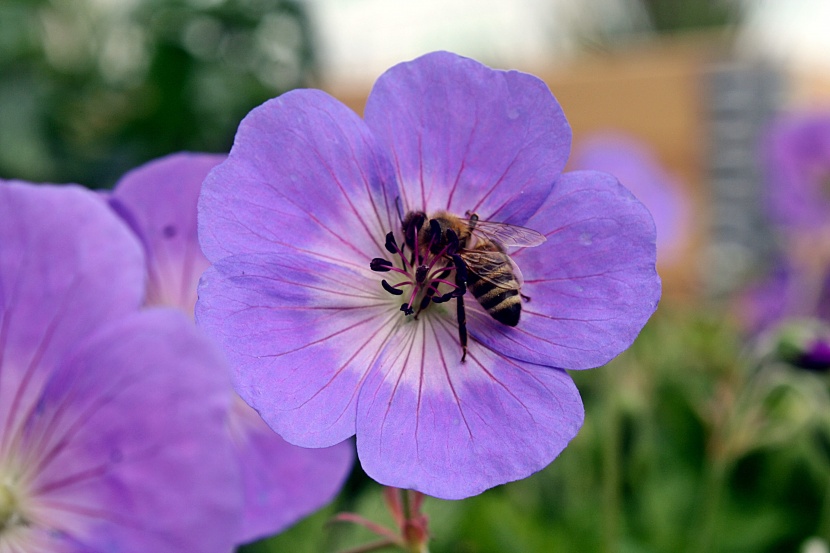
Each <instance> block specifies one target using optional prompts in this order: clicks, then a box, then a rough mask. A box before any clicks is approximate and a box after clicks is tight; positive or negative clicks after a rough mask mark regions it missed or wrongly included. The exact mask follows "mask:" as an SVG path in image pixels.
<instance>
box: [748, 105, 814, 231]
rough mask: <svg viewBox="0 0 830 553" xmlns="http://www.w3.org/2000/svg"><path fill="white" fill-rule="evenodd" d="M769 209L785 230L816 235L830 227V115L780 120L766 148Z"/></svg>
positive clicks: (768, 136) (767, 137)
mask: <svg viewBox="0 0 830 553" xmlns="http://www.w3.org/2000/svg"><path fill="white" fill-rule="evenodd" d="M762 165H763V167H764V169H765V171H766V180H765V182H766V189H767V206H768V210H769V213H770V215H771V216H772V218H773V220H774V221H775V222H776V223H777V224H780V225H782V226H784V227H786V228H792V229H804V230H817V229H819V228H822V227H824V228H826V226H827V225H828V224H830V113H798V114H789V115H785V116H782V117H781V118H779V119H778V120H777V121H775V122H774V123H773V124H772V125H771V126H770V128H769V129H768V131H767V133H766V135H765V138H764V142H763V145H762Z"/></svg>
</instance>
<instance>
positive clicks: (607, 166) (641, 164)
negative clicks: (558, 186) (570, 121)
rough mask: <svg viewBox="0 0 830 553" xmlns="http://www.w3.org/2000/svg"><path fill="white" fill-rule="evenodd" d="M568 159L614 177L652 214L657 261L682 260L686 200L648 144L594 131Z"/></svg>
mask: <svg viewBox="0 0 830 553" xmlns="http://www.w3.org/2000/svg"><path fill="white" fill-rule="evenodd" d="M570 161H571V166H572V167H573V168H574V169H593V170H595V171H604V172H606V173H611V174H612V175H614V176H615V177H617V179H618V180H619V181H620V182H621V183H622V184H623V185H624V186H625V187H626V188H628V189H629V190H630V191H631V192H632V193H633V194H634V196H636V197H637V199H638V200H640V201H641V202H643V204H644V205H645V206H646V207H647V208H648V209H649V211H650V212H651V215H652V217H654V226H655V227H656V228H657V259H658V261H660V262H667V263H675V262H677V261H681V260H682V255H683V247H684V246H685V245H686V242H687V240H688V239H689V234H690V228H689V225H690V212H689V211H690V209H689V204H688V200H687V198H685V197H684V196H683V194H682V193H681V190H680V188H679V187H678V185H677V183H676V181H675V179H674V178H673V177H672V176H671V175H669V174H668V173H667V172H666V170H665V169H664V168H663V167H662V166H661V165H660V162H659V161H658V160H657V158H656V157H655V155H654V153H653V152H652V150H651V149H650V148H649V147H648V145H647V144H645V143H644V142H641V141H639V140H637V139H636V138H634V137H633V136H629V135H625V134H622V133H613V132H604V133H595V134H593V135H591V136H589V137H587V138H586V139H584V140H582V141H580V143H579V144H578V145H577V147H576V148H575V151H574V155H573V156H572V157H571V160H570Z"/></svg>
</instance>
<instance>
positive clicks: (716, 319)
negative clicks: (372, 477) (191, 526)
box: [241, 309, 830, 553]
mask: <svg viewBox="0 0 830 553" xmlns="http://www.w3.org/2000/svg"><path fill="white" fill-rule="evenodd" d="M662 311H663V312H658V313H657V314H656V315H655V317H654V318H653V319H652V320H651V321H650V322H649V324H648V325H647V327H646V329H645V330H644V331H643V333H642V334H641V335H640V338H639V339H638V340H637V342H636V343H635V344H634V346H633V347H632V348H631V349H630V350H629V351H627V352H625V353H623V354H622V355H621V356H620V357H619V358H617V359H615V360H614V361H613V362H611V363H610V364H609V365H607V366H605V367H603V368H600V369H596V370H592V371H584V372H572V373H571V374H572V375H573V377H574V379H575V380H576V382H577V385H578V387H579V389H580V391H581V393H582V395H583V400H584V403H585V411H586V416H585V425H584V427H583V428H582V430H581V431H580V433H579V435H578V436H577V437H576V438H575V439H574V440H573V442H572V443H571V444H570V445H569V447H568V448H567V449H566V450H565V451H564V452H563V453H562V454H561V455H560V457H559V458H558V459H557V460H555V461H554V462H553V463H552V464H551V465H550V466H549V467H547V468H546V469H545V470H543V471H541V472H540V473H538V474H536V475H534V476H532V477H530V478H527V479H525V480H522V481H519V482H513V483H510V484H507V485H504V486H501V487H499V488H496V489H493V490H489V491H487V492H485V493H483V494H481V495H479V496H476V497H472V498H469V499H466V500H463V501H441V500H437V499H431V498H429V499H427V502H426V506H425V511H426V512H427V514H428V515H429V516H430V521H431V525H430V526H431V530H432V534H433V540H432V542H431V544H430V551H431V552H432V553H451V552H452V553H511V552H513V553H529V552H530V553H534V552H539V553H547V552H551V551H580V552H604V553H609V552H619V553H662V552H689V553H692V552H706V551H712V552H724V553H726V552H730V553H731V552H737V553H741V552H745V553H750V552H752V553H755V552H785V551H787V552H792V551H799V549H800V547H802V545H803V544H804V543H805V541H806V540H808V539H809V538H811V537H813V536H821V537H823V538H824V539H825V540H827V539H828V538H830V510H828V509H830V504H828V492H830V487H828V484H830V424H828V422H830V420H828V417H829V416H830V409H828V407H830V391H829V390H830V389H828V380H827V378H828V377H827V375H825V374H816V373H810V372H805V371H801V370H798V369H796V368H794V367H791V366H788V365H784V364H781V363H780V362H778V361H777V360H776V359H773V358H768V357H765V356H764V355H763V352H761V351H758V350H756V348H754V347H748V346H745V345H744V344H745V341H744V338H743V337H742V336H741V335H740V334H739V333H738V331H737V330H736V329H735V328H734V327H732V326H731V325H730V324H729V323H728V322H725V321H726V317H725V316H722V314H717V313H713V312H712V311H711V310H710V311H708V313H704V312H690V311H685V310H684V311H682V312H671V311H669V310H667V309H663V310H662ZM338 511H352V512H357V513H359V514H361V515H363V516H364V517H366V518H369V519H371V520H375V521H379V522H382V523H384V524H387V525H390V524H391V518H390V516H389V515H388V513H386V512H385V510H384V504H383V499H382V497H381V493H380V486H378V485H377V484H374V483H372V482H370V481H369V480H368V479H366V478H365V476H362V473H360V472H359V469H356V473H355V475H354V476H353V478H352V480H351V482H350V484H349V486H348V487H347V489H346V490H345V491H344V492H343V493H342V494H341V495H340V498H339V499H338V500H337V501H336V502H335V504H334V505H333V506H331V507H330V508H328V509H327V510H325V511H324V512H321V513H318V514H316V515H314V516H313V517H311V518H310V519H307V520H305V521H302V522H300V523H299V524H298V525H296V526H295V527H293V528H292V529H290V530H289V531H288V532H285V533H283V534H281V535H279V536H276V537H274V538H271V539H270V540H264V541H262V542H259V543H257V544H252V545H249V546H247V547H244V548H241V552H242V553H276V552H283V551H292V552H295V551H296V552H299V553H303V552H308V553H311V552H321V551H326V552H329V551H330V552H336V551H341V550H345V549H347V548H350V547H355V546H357V545H360V544H365V543H368V542H371V541H373V539H374V538H373V536H372V535H371V534H370V533H369V532H368V531H366V530H364V529H362V528H358V527H355V526H352V525H345V524H341V523H337V524H328V525H326V523H327V521H328V520H330V518H331V517H332V516H333V514H334V513H335V512H338ZM323 527H325V528H326V530H325V531H322V532H321V528H323ZM390 551H391V549H390Z"/></svg>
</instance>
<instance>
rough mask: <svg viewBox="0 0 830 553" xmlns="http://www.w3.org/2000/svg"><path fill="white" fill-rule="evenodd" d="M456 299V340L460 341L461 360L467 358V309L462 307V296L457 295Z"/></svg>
mask: <svg viewBox="0 0 830 553" xmlns="http://www.w3.org/2000/svg"><path fill="white" fill-rule="evenodd" d="M455 301H456V304H455V306H456V313H457V315H456V316H457V317H458V340H459V341H460V342H461V351H462V354H461V362H462V363H463V362H464V361H465V360H466V359H467V310H466V309H464V296H463V295H461V296H458V297H456V298H455Z"/></svg>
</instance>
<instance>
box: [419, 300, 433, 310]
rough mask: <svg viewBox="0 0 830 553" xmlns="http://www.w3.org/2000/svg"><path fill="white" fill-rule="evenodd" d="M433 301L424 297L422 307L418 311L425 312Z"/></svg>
mask: <svg viewBox="0 0 830 553" xmlns="http://www.w3.org/2000/svg"><path fill="white" fill-rule="evenodd" d="M431 299H432V298H430V297H429V296H424V297H423V299H421V306H420V307H419V308H418V311H423V310H424V309H426V308H427V306H428V305H429V302H430V300H431Z"/></svg>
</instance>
